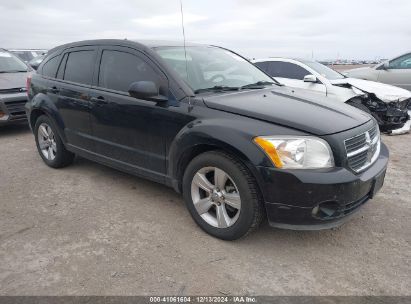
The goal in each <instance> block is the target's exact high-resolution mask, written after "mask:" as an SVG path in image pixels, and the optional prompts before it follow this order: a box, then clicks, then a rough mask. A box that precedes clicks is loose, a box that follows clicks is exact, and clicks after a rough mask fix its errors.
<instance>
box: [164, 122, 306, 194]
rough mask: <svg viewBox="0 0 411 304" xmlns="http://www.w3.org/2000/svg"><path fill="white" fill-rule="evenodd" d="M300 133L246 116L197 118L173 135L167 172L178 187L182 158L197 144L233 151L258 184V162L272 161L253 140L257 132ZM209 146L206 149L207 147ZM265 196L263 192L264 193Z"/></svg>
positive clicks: (182, 168)
mask: <svg viewBox="0 0 411 304" xmlns="http://www.w3.org/2000/svg"><path fill="white" fill-rule="evenodd" d="M279 134H288V135H302V133H301V132H299V131H296V130H293V129H288V128H285V127H281V126H277V125H274V124H271V123H266V122H263V121H259V120H254V119H250V118H247V117H238V116H236V115H233V118H229V119H225V118H213V119H197V120H194V121H192V122H190V123H189V124H188V125H186V126H185V127H184V128H183V129H182V130H181V131H180V132H179V133H178V134H177V136H176V137H175V139H174V141H173V142H172V144H171V146H170V149H169V154H168V155H169V157H168V176H170V177H171V180H172V182H171V183H172V185H173V186H174V188H175V189H176V190H177V189H181V187H180V186H181V184H180V183H181V178H182V175H183V173H184V169H185V161H184V158H185V156H187V154H191V153H190V151H192V150H193V149H196V147H201V146H208V147H215V149H216V150H223V151H226V152H228V153H231V154H234V155H235V156H236V157H237V158H239V159H240V160H241V161H242V162H243V163H244V165H246V166H247V168H248V169H249V170H250V171H251V173H252V174H253V175H254V177H255V178H256V180H257V183H258V184H259V185H260V184H262V183H263V179H264V178H263V177H262V176H261V174H260V173H259V170H257V168H256V167H257V166H263V167H272V166H273V165H272V163H271V161H270V160H269V159H268V158H267V156H266V155H265V153H264V152H262V151H261V150H260V148H259V147H258V146H257V145H256V144H255V143H254V142H253V138H254V137H255V136H258V135H279ZM208 150H209V149H208ZM263 196H264V193H263Z"/></svg>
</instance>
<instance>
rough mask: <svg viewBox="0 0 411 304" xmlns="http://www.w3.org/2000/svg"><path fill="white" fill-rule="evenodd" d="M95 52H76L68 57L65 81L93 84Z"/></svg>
mask: <svg viewBox="0 0 411 304" xmlns="http://www.w3.org/2000/svg"><path fill="white" fill-rule="evenodd" d="M93 67H94V51H91V50H90V51H76V52H72V53H70V54H69V55H68V59H67V63H66V69H65V72H64V80H67V81H72V82H77V83H82V84H91V82H92V78H93Z"/></svg>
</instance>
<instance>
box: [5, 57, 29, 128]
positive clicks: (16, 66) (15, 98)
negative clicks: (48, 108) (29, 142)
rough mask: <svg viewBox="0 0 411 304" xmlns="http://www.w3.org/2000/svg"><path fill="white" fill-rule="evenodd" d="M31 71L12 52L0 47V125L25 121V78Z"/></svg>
mask: <svg viewBox="0 0 411 304" xmlns="http://www.w3.org/2000/svg"><path fill="white" fill-rule="evenodd" d="M31 71H32V69H31V68H30V67H29V66H28V65H27V64H25V63H24V62H23V61H21V60H20V59H19V58H18V57H16V56H15V55H14V54H12V53H10V52H8V51H6V50H4V49H0V126H1V125H5V124H10V123H17V122H22V121H26V112H25V109H24V104H25V103H26V101H27V89H26V80H27V77H28V76H29V75H30V73H31Z"/></svg>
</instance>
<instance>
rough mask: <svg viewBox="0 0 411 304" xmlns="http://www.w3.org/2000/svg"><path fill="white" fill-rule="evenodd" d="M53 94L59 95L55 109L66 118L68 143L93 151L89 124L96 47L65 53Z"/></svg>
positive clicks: (79, 48) (52, 89)
mask: <svg viewBox="0 0 411 304" xmlns="http://www.w3.org/2000/svg"><path fill="white" fill-rule="evenodd" d="M61 56H62V61H61V63H60V67H59V69H58V72H57V81H56V82H55V83H54V84H53V86H52V87H51V88H50V91H51V92H53V93H57V94H58V101H57V103H56V106H57V108H58V110H59V113H60V115H61V117H62V119H63V123H64V132H65V135H66V138H67V141H68V144H70V145H72V146H75V147H77V148H81V149H83V150H87V151H93V150H94V146H93V141H92V139H91V138H92V131H91V122H90V101H89V94H90V87H91V84H92V82H93V73H94V67H95V64H96V56H97V47H93V46H87V47H76V48H70V49H68V50H66V51H65V52H64V53H63V54H62V55H61Z"/></svg>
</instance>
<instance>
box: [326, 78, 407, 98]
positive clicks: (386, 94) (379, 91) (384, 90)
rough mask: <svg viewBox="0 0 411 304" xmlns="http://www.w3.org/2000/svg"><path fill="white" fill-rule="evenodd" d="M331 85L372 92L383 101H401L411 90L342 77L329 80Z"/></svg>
mask: <svg viewBox="0 0 411 304" xmlns="http://www.w3.org/2000/svg"><path fill="white" fill-rule="evenodd" d="M330 82H331V83H332V84H333V85H347V84H348V85H350V86H354V87H356V88H357V89H360V90H361V91H363V92H365V93H373V94H374V95H375V96H377V98H378V99H380V100H382V101H384V102H393V101H402V100H405V99H408V98H411V92H410V91H407V90H404V89H401V88H398V87H395V86H392V85H388V84H384V83H380V82H375V81H369V80H363V79H356V78H344V79H337V80H330Z"/></svg>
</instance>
